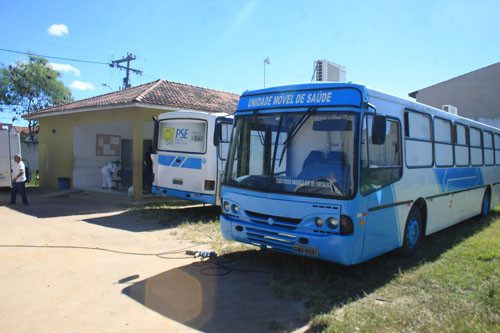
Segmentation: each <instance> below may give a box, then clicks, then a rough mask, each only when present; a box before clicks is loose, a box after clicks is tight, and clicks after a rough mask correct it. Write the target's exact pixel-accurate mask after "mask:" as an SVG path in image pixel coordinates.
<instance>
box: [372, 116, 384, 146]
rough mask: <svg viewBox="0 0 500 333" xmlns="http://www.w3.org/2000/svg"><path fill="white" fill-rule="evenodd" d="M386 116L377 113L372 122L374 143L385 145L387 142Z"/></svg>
mask: <svg viewBox="0 0 500 333" xmlns="http://www.w3.org/2000/svg"><path fill="white" fill-rule="evenodd" d="M385 131H386V118H385V116H384V115H382V114H376V115H375V116H374V117H373V122H372V144H374V145H383V144H384V143H385Z"/></svg>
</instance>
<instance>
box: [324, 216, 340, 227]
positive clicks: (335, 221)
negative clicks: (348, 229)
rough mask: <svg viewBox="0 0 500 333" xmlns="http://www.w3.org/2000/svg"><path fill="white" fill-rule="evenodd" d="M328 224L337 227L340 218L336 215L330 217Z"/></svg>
mask: <svg viewBox="0 0 500 333" xmlns="http://www.w3.org/2000/svg"><path fill="white" fill-rule="evenodd" d="M326 224H328V227H330V228H331V229H336V228H337V227H338V226H339V220H337V219H336V218H335V217H329V218H328V219H327V220H326Z"/></svg>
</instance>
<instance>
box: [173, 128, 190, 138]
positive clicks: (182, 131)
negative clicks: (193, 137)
mask: <svg viewBox="0 0 500 333" xmlns="http://www.w3.org/2000/svg"><path fill="white" fill-rule="evenodd" d="M175 138H176V139H187V138H188V129H187V128H178V129H177V130H176V131H175Z"/></svg>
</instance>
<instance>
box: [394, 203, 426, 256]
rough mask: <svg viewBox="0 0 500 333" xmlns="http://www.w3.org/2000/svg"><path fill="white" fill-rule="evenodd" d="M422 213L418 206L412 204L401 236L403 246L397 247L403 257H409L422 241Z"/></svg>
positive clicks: (415, 251)
mask: <svg viewBox="0 0 500 333" xmlns="http://www.w3.org/2000/svg"><path fill="white" fill-rule="evenodd" d="M422 233H423V230H422V215H421V214H420V210H419V209H418V207H416V206H413V207H412V209H411V210H410V213H409V214H408V218H407V219H406V225H405V233H404V236H403V246H402V247H401V248H400V249H399V250H400V251H399V252H400V254H401V255H402V256H404V257H410V256H412V255H414V254H415V253H417V250H418V248H419V247H420V244H421V243H422Z"/></svg>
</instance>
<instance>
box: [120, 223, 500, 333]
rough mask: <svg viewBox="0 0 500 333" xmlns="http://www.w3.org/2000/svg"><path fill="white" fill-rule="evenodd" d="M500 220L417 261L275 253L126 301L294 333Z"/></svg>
mask: <svg viewBox="0 0 500 333" xmlns="http://www.w3.org/2000/svg"><path fill="white" fill-rule="evenodd" d="M498 218H500V214H499V213H494V214H491V216H490V217H488V218H483V219H481V218H472V219H469V220H467V221H464V222H462V223H460V224H458V225H456V226H453V227H451V228H448V229H445V230H443V231H441V232H438V233H436V234H433V235H431V236H429V237H427V238H426V240H425V242H424V243H423V246H422V248H421V250H420V251H419V252H418V254H417V255H415V256H413V257H410V258H404V257H400V256H398V255H397V254H395V253H388V254H386V255H383V256H380V257H378V258H375V259H373V260H370V261H368V262H365V263H361V264H358V265H355V266H350V267H345V266H341V265H337V264H333V263H328V262H324V261H320V260H314V259H309V258H304V257H298V256H292V255H287V254H281V253H276V252H271V251H244V252H237V253H233V254H229V255H224V256H221V257H219V258H217V259H216V260H209V261H208V262H202V263H194V264H191V265H187V266H183V267H179V268H176V269H173V270H170V271H166V272H164V273H161V274H158V275H156V276H153V277H150V278H148V279H145V280H143V281H140V282H136V283H133V284H132V285H130V286H128V287H127V288H125V289H124V290H123V293H124V294H126V295H128V296H129V297H131V298H133V299H134V300H136V301H137V302H139V303H141V304H143V305H144V306H146V307H148V308H150V309H152V310H154V311H156V312H157V313H160V314H162V315H163V316H165V317H168V318H170V319H173V320H176V321H178V322H180V323H183V324H185V325H187V326H189V327H191V328H194V329H198V330H201V331H204V332H220V331H244V332H263V331H291V330H294V329H297V328H300V327H303V326H304V325H305V324H307V323H308V322H309V320H310V319H311V318H312V317H313V316H315V315H318V314H321V313H325V312H330V311H332V310H334V309H336V308H338V307H341V306H342V305H344V304H346V303H349V302H351V301H354V300H356V299H358V298H362V297H366V295H369V294H371V293H374V292H376V290H377V289H378V288H380V287H382V286H384V285H386V284H387V283H389V282H391V280H393V279H394V278H396V277H397V276H398V275H399V274H400V273H401V272H405V271H409V270H412V269H415V268H418V267H419V266H420V265H423V264H426V263H429V262H433V261H436V260H437V259H438V258H439V257H440V256H441V255H442V254H443V253H445V252H446V251H448V250H449V249H451V248H453V247H454V246H456V245H457V244H459V243H460V242H462V241H464V240H465V239H467V238H469V237H471V236H473V235H474V234H476V233H477V232H479V231H481V230H483V229H484V228H486V227H487V226H488V225H490V224H491V222H492V221H494V220H496V219H498ZM381 301H384V300H381ZM387 301H389V302H390V301H391V300H387ZM321 330H322V327H310V328H309V330H308V331H309V332H319V331H321Z"/></svg>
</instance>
